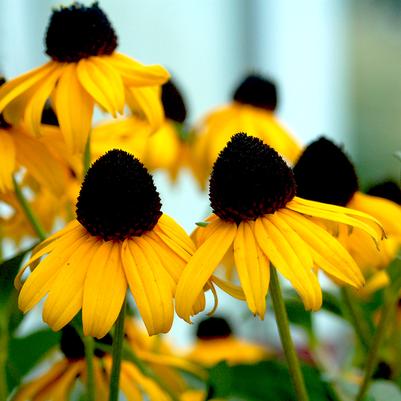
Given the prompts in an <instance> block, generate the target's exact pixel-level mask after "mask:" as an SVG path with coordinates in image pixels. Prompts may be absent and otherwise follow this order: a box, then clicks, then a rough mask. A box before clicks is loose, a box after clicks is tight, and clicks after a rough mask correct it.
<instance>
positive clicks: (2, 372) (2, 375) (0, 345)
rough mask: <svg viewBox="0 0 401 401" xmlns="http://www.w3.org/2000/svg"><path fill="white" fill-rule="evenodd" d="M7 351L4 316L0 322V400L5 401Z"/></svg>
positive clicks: (6, 328)
mask: <svg viewBox="0 0 401 401" xmlns="http://www.w3.org/2000/svg"><path fill="white" fill-rule="evenodd" d="M7 350H8V322H7V319H6V314H3V316H2V318H1V321H0V400H6V399H7V395H8V389H7V375H6V362H7Z"/></svg>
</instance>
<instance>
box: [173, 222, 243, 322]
mask: <svg viewBox="0 0 401 401" xmlns="http://www.w3.org/2000/svg"><path fill="white" fill-rule="evenodd" d="M211 225H214V226H215V227H216V230H215V231H214V232H213V233H212V234H211V235H210V237H209V238H208V239H207V240H206V241H205V242H204V243H203V244H202V245H201V246H200V247H199V248H198V250H197V251H196V252H195V254H194V255H193V257H192V258H191V259H190V261H189V262H188V265H187V267H186V268H185V269H184V271H183V273H182V276H181V278H180V281H179V282H178V286H177V291H176V311H177V314H178V315H179V316H180V317H182V318H183V319H184V320H186V321H188V322H190V315H191V309H192V306H193V305H194V303H195V300H196V298H197V297H198V296H199V294H200V293H201V291H202V289H203V287H204V285H205V284H206V283H207V281H208V280H209V278H210V277H211V276H212V274H213V271H214V270H215V269H216V267H217V266H218V264H219V262H220V261H221V259H222V258H223V256H224V254H225V253H226V252H227V249H228V248H229V247H230V246H231V245H232V243H233V241H234V238H235V235H236V232H237V227H236V225H235V223H229V222H223V221H221V220H216V221H214V222H213V223H210V226H211Z"/></svg>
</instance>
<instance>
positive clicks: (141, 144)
mask: <svg viewBox="0 0 401 401" xmlns="http://www.w3.org/2000/svg"><path fill="white" fill-rule="evenodd" d="M161 99H162V104H163V109H164V115H165V117H166V118H165V120H164V122H163V123H162V125H161V126H160V128H159V129H158V130H157V131H154V129H153V128H152V126H151V125H150V124H149V123H148V122H147V121H145V120H144V119H143V118H140V117H139V116H137V115H132V116H130V117H127V118H123V119H119V120H116V121H111V122H107V123H103V124H100V125H98V126H97V127H95V128H94V129H93V131H92V137H91V151H92V155H93V156H94V157H96V156H97V155H101V154H103V153H105V152H107V151H108V150H110V149H112V148H114V147H118V148H119V149H122V150H125V151H127V152H130V153H133V154H135V155H136V156H137V157H138V158H139V159H140V160H141V162H142V163H143V164H144V165H145V166H146V168H148V169H149V170H150V171H155V170H164V171H167V172H168V173H169V175H170V178H171V180H172V181H175V180H176V178H177V175H178V172H179V170H180V168H182V167H184V166H186V165H188V164H189V162H188V146H187V141H186V138H184V137H183V135H184V134H185V131H184V130H183V123H184V121H185V119H186V115H187V111H186V107H185V103H184V100H183V98H182V96H181V93H180V92H179V90H178V88H177V87H176V85H175V84H174V83H173V82H172V81H171V80H170V81H168V82H167V83H165V84H164V85H163V86H162V94H161Z"/></svg>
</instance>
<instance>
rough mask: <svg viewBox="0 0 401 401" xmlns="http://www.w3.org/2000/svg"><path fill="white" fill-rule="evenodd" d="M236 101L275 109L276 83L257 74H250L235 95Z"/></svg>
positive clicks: (266, 108) (270, 109)
mask: <svg viewBox="0 0 401 401" xmlns="http://www.w3.org/2000/svg"><path fill="white" fill-rule="evenodd" d="M233 99H234V100H235V101H236V102H239V103H242V104H249V105H251V106H255V107H259V108H261V109H265V110H269V111H274V110H275V109H276V107H277V90H276V85H274V83H273V82H271V81H268V80H267V79H264V78H261V77H259V76H257V75H250V76H248V77H247V78H246V79H245V80H244V81H243V82H242V83H241V84H240V85H239V86H238V88H237V89H236V91H235V92H234V95H233Z"/></svg>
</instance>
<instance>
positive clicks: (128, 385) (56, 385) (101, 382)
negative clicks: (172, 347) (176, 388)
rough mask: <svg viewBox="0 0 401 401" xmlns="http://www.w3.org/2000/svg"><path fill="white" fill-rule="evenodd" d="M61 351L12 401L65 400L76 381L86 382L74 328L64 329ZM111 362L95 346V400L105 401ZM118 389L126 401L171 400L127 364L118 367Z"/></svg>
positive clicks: (82, 354) (106, 340)
mask: <svg viewBox="0 0 401 401" xmlns="http://www.w3.org/2000/svg"><path fill="white" fill-rule="evenodd" d="M100 342H102V343H106V344H108V345H109V344H110V343H111V337H110V336H109V335H108V336H106V337H104V338H102V339H101V340H100ZM95 347H96V343H95ZM60 350H61V351H62V353H63V354H64V357H63V358H62V359H61V360H59V361H58V362H56V363H54V364H53V365H52V366H51V367H50V369H49V370H48V371H47V372H45V373H44V374H42V375H41V376H39V377H36V378H34V379H33V380H31V381H29V382H28V383H26V384H24V385H22V386H21V388H20V389H19V390H17V392H16V393H15V395H14V397H13V398H12V400H13V401H30V400H56V399H57V400H59V401H68V400H70V395H71V392H72V389H73V387H74V385H75V384H76V382H77V381H80V382H82V383H84V384H85V383H86V380H87V368H86V361H85V350H84V345H83V343H82V341H81V339H80V337H79V336H78V334H77V333H76V331H75V329H73V328H72V327H70V326H66V327H65V328H64V329H63V332H62V335H61V342H60ZM111 363H112V359H111V356H110V355H108V354H106V353H105V352H103V351H102V350H101V349H99V348H98V347H96V348H95V357H94V359H93V368H94V379H95V388H96V400H97V401H107V400H108V398H109V396H108V393H109V383H110V372H111ZM120 387H121V390H122V392H123V393H124V395H125V396H126V397H127V399H128V400H142V399H143V398H142V397H143V394H144V395H146V396H148V397H150V399H151V400H157V401H159V400H160V401H170V397H169V396H168V395H167V394H165V392H164V391H163V390H162V389H161V388H160V387H159V386H158V385H157V384H156V383H155V382H153V381H152V380H151V379H149V378H148V377H146V376H144V375H143V374H142V373H141V372H140V371H139V369H138V368H137V367H136V366H135V365H133V364H132V363H129V362H126V361H123V362H122V365H121V376H120Z"/></svg>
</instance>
